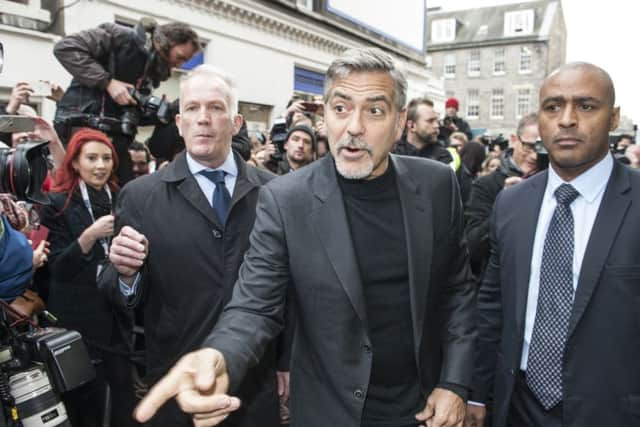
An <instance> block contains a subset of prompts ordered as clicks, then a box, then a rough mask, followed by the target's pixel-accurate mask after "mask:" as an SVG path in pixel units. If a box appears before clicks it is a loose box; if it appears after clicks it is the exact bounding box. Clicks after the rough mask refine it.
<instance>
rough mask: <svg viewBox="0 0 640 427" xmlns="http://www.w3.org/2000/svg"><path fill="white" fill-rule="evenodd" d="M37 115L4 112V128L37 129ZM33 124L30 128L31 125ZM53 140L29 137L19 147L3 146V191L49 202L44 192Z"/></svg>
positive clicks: (0, 163)
mask: <svg viewBox="0 0 640 427" xmlns="http://www.w3.org/2000/svg"><path fill="white" fill-rule="evenodd" d="M33 126H34V124H33V119H31V118H29V117H21V116H0V131H2V132H7V133H13V132H25V131H29V130H33ZM29 127H30V129H29ZM48 144H49V141H29V142H25V143H21V144H19V145H18V146H17V147H16V148H15V149H11V148H9V147H0V193H11V194H13V195H14V196H16V197H17V198H18V200H24V201H28V202H31V203H38V204H43V205H44V204H48V203H49V198H48V197H47V196H46V195H45V194H43V193H42V183H43V182H44V180H45V178H46V176H47V171H48V168H49V160H48V156H49V149H48V148H47V145H48Z"/></svg>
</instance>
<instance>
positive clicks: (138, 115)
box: [55, 88, 178, 141]
mask: <svg viewBox="0 0 640 427" xmlns="http://www.w3.org/2000/svg"><path fill="white" fill-rule="evenodd" d="M129 93H130V94H131V97H132V98H133V99H135V100H136V103H137V104H136V105H131V106H128V107H124V108H123V110H124V112H123V113H122V115H121V116H120V117H119V118H114V117H108V116H96V115H94V114H74V115H70V116H67V117H65V119H64V120H62V121H58V122H56V123H55V128H56V131H57V132H58V135H59V136H60V138H61V139H62V140H63V141H68V140H69V138H70V137H71V135H72V133H73V130H74V129H77V128H81V127H90V128H93V129H98V130H100V131H102V132H104V133H106V134H107V135H113V134H121V135H125V136H128V137H131V138H134V137H135V136H136V134H137V133H138V126H139V125H140V123H141V122H144V123H149V122H151V123H154V122H156V123H157V122H159V123H162V124H167V123H170V122H172V121H173V120H174V118H175V116H176V114H178V110H177V104H175V103H171V102H168V101H167V100H165V99H164V98H159V97H157V96H154V95H151V94H150V90H149V89H141V90H136V89H134V88H130V89H129Z"/></svg>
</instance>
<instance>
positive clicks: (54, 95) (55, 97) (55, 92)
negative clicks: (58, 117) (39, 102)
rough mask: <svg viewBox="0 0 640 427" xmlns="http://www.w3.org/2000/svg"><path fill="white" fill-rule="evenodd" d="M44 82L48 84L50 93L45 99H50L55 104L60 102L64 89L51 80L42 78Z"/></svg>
mask: <svg viewBox="0 0 640 427" xmlns="http://www.w3.org/2000/svg"><path fill="white" fill-rule="evenodd" d="M42 81H43V82H44V83H46V84H48V85H49V87H50V88H51V95H49V96H47V99H50V100H52V101H53V102H55V103H56V104H57V103H58V102H60V100H61V99H62V95H64V89H63V88H62V86H60V85H59V84H57V83H54V82H51V81H49V80H42Z"/></svg>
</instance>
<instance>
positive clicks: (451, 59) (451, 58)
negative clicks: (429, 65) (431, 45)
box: [443, 55, 456, 79]
mask: <svg viewBox="0 0 640 427" xmlns="http://www.w3.org/2000/svg"><path fill="white" fill-rule="evenodd" d="M443 74H444V78H445V79H453V78H455V77H456V57H455V55H447V56H445V57H444V73H443Z"/></svg>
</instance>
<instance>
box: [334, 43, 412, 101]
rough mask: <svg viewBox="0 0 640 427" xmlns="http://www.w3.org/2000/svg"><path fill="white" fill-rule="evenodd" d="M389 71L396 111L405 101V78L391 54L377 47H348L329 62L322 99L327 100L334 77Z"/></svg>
mask: <svg viewBox="0 0 640 427" xmlns="http://www.w3.org/2000/svg"><path fill="white" fill-rule="evenodd" d="M375 71H382V72H386V73H389V76H391V79H392V80H393V86H394V89H393V95H394V97H395V101H396V106H397V108H398V111H402V110H403V109H404V105H405V103H406V102H407V79H406V78H405V76H404V73H403V72H402V71H401V70H400V69H399V68H398V66H397V65H396V63H395V61H394V60H393V58H392V57H391V55H389V54H387V53H385V52H383V51H382V50H380V49H377V48H356V49H349V50H347V51H346V52H344V54H342V55H341V56H340V57H339V58H337V59H336V60H335V61H333V62H332V63H331V65H330V66H329V69H328V70H327V74H326V77H325V80H324V100H325V102H327V101H328V100H329V95H330V93H329V91H330V90H331V88H332V87H333V83H334V81H335V80H336V79H341V78H345V77H347V76H348V75H349V74H351V73H353V72H375Z"/></svg>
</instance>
